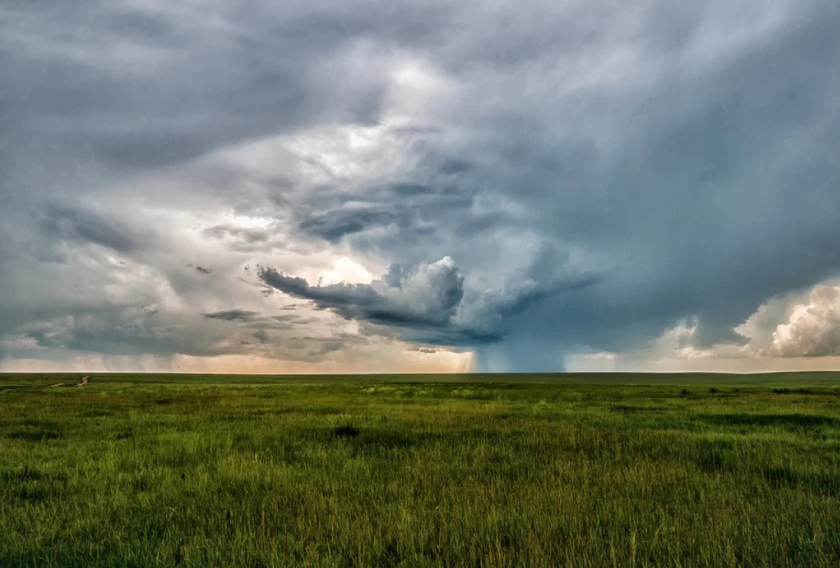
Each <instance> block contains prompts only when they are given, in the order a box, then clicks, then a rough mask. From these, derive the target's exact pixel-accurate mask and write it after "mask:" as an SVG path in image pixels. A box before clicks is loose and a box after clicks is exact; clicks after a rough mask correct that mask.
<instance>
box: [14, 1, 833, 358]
mask: <svg viewBox="0 0 840 568" xmlns="http://www.w3.org/2000/svg"><path fill="white" fill-rule="evenodd" d="M837 29H840V5H838V4H837V3H836V2H829V1H825V0H805V1H796V0H748V1H745V2H736V3H733V2H729V1H725V0H713V1H711V2H699V1H697V2H693V1H692V2H681V3H678V4H675V3H668V2H664V1H661V0H632V1H630V2H623V3H615V2H612V1H610V0H603V1H595V2H591V1H583V0H575V1H572V2H563V3H556V2H543V1H541V0H528V1H525V2H508V3H505V2H502V3H495V4H493V5H492V6H487V5H483V4H480V3H475V2H470V1H467V2H460V3H452V2H437V1H432V2H409V3H407V4H404V5H402V6H401V9H400V10H393V9H390V8H389V5H387V3H384V2H382V1H380V0H351V1H349V2H344V3H341V4H340V5H338V4H337V5H318V4H314V3H311V2H294V1H293V2H287V3H284V5H283V8H282V9H279V8H278V7H277V6H276V5H274V4H272V3H269V2H263V1H260V0H248V1H246V2H239V3H230V2H222V1H220V0H201V1H199V2H192V3H187V4H172V3H171V2H163V1H162V0H144V1H142V2H141V1H137V0H126V1H124V2H104V1H100V0H81V1H80V2H75V3H73V5H72V6H70V5H64V4H62V3H60V2H45V3H44V2H42V3H38V5H37V6H35V5H34V4H33V3H31V2H25V1H23V0H12V1H11V2H4V3H3V5H2V6H0V54H2V55H0V76H2V77H3V78H4V80H3V81H2V85H1V86H0V132H1V133H2V135H0V314H1V315H2V317H0V358H2V359H1V360H2V361H5V363H2V364H11V363H12V362H14V361H18V360H27V361H32V360H45V359H49V360H54V361H57V362H60V361H62V360H71V359H73V358H75V357H100V356H102V357H106V358H107V357H111V356H120V357H129V356H131V357H154V358H160V361H162V363H161V365H164V366H165V365H166V364H169V363H167V361H171V360H173V358H178V357H192V358H201V357H210V358H212V357H222V356H225V357H243V358H251V359H255V358H259V359H260V360H265V361H277V362H278V368H283V367H282V364H281V363H282V362H283V361H296V362H298V363H300V364H301V365H309V364H313V365H314V364H320V363H329V364H334V365H336V366H338V365H355V364H358V365H360V366H365V365H366V366H367V367H366V368H369V369H371V370H378V369H380V368H389V369H392V368H399V366H398V364H397V363H394V361H399V360H402V359H405V360H410V358H411V357H413V356H416V357H420V355H422V356H423V357H424V358H425V359H424V360H423V362H422V364H429V363H428V361H429V360H431V359H433V358H435V357H438V356H441V357H442V356H443V355H446V354H450V355H451V354H453V353H454V354H456V355H460V354H464V353H472V354H473V364H474V368H476V369H482V370H558V369H562V368H563V367H564V366H565V365H566V360H567V359H568V358H569V357H570V356H575V355H579V354H592V353H594V354H609V356H610V357H612V356H615V357H618V359H617V360H621V355H622V354H625V353H632V352H643V351H644V352H645V353H648V354H649V355H648V356H649V357H652V358H656V357H660V356H664V355H662V353H660V352H659V351H656V350H657V349H659V348H660V347H661V346H663V345H665V344H666V343H667V345H668V349H669V350H671V351H675V352H677V353H690V354H692V355H694V354H697V353H702V354H704V357H707V356H708V357H721V358H724V355H722V354H723V353H726V355H725V357H726V358H734V357H743V358H745V359H751V358H755V357H760V358H764V359H767V360H769V361H771V363H768V365H771V366H772V361H774V360H782V359H790V358H798V357H801V358H806V359H808V360H814V359H818V358H820V357H830V356H832V355H833V354H834V352H835V346H836V343H837V342H836V327H837V326H836V322H835V319H836V317H835V316H836V313H835V312H836V305H835V304H836V301H835V300H836V299H834V297H833V296H831V294H830V293H829V291H830V290H832V289H834V288H833V287H832V285H830V284H826V283H827V282H831V280H832V279H834V278H836V277H837V276H838V275H840V248H838V247H837V246H836V243H837V242H838V241H840V162H838V161H837V159H836V151H837V148H838V147H840V99H838V97H837V93H838V92H840V34H837ZM211 266H212V270H211V269H210V268H208V267H211ZM255 266H260V267H262V268H260V269H258V270H256V269H253V268H252V267H255ZM373 275H383V276H381V277H374V276H373ZM812 290H813V294H811V291H812ZM809 295H810V296H809ZM793 296H796V297H797V298H800V300H801V301H799V300H798V301H799V303H790V302H787V303H785V304H784V308H783V309H782V308H779V309H778V310H777V309H775V308H772V306H775V305H776V304H774V302H777V303H778V299H779V298H787V297H793ZM290 298H291V300H290ZM803 298H804V299H803ZM300 300H303V301H304V303H303V304H301V303H300ZM293 301H297V302H298V303H296V304H295V303H292V302H293ZM800 304H801V305H803V306H804V307H803V308H802V309H801V310H799V311H796V308H795V306H796V305H800ZM771 308H772V309H771ZM285 310H294V311H293V314H294V316H295V317H296V318H297V319H294V320H288V321H280V320H277V319H272V318H274V317H276V314H277V313H281V312H282V313H284V314H289V313H290V312H286V311H285ZM686 322H689V323H688V324H686ZM745 322H746V323H745ZM759 324H760V325H759ZM271 326H275V327H271ZM779 326H782V327H779ZM301 327H304V328H307V329H311V330H312V333H309V334H307V335H305V336H297V335H295V333H296V332H295V331H294V330H295V329H299V328H301ZM683 328H684V329H683ZM675 329H678V330H683V331H681V332H680V333H679V334H677V335H679V338H680V339H679V340H678V341H677V340H675V341H674V342H670V341H671V339H672V338H673V337H676V335H674V334H675V332H674V330H675ZM689 329H690V330H691V331H690V333H689V332H687V331H685V330H689ZM269 332H270V333H269ZM774 332H775V333H776V334H777V335H776V336H773V335H772V334H773V333H774ZM751 334H752V335H751ZM306 337H309V338H315V337H317V338H318V339H317V340H315V339H306ZM351 337H355V338H356V339H350V338H351ZM774 337H775V339H774ZM254 339H256V340H257V341H256V342H255V341H254ZM359 339H364V341H359ZM666 340H667V341H666ZM418 349H422V350H425V351H418ZM598 356H601V355H598ZM604 357H606V355H604ZM138 360H139V359H138ZM156 360H157V359H156ZM440 360H441V361H443V359H440ZM722 360H723V359H722ZM727 360H728V359H727ZM121 361H128V362H127V363H126V365H128V366H129V367H130V366H131V362H130V360H129V359H121ZM241 361H245V359H242V360H241ZM447 361H448V360H447ZM298 363H295V364H298ZM653 363H655V361H652V362H651V368H654V367H655V365H654V364H653ZM138 364H139V363H138ZM289 364H290V365H291V363H289ZM418 364H421V363H418ZM447 364H449V363H447ZM208 365H210V364H209V363H208ZM202 368H204V367H202ZM261 368H262V367H261ZM294 368H295V369H299V368H300V367H294ZM312 368H313V369H314V368H315V367H312ZM330 368H333V367H330ZM335 368H339V367H335Z"/></svg>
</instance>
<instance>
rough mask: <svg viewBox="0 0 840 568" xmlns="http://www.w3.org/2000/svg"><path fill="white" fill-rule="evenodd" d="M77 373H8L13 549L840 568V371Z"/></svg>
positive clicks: (232, 557) (4, 395) (268, 558)
mask: <svg viewBox="0 0 840 568" xmlns="http://www.w3.org/2000/svg"><path fill="white" fill-rule="evenodd" d="M79 380H80V375H55V374H50V375H0V456H2V457H0V566H3V567H13V566H61V567H75V566H78V567H94V566H114V567H116V566H121V567H122V566H138V567H139V566H241V567H246V566H247V567H255V566H465V565H466V566H592V567H602V566H622V567H623V566H682V567H688V566H698V567H700V566H825V567H829V566H831V567H835V566H838V565H840V374H835V373H801V374H792V373H788V374H778V375H755V376H744V375H449V376H442V375H427V376H426V375H406V376H398V375H395V376H387V375H370V376H336V377H333V376H330V377H311V376H306V377H267V376H220V375H97V374H93V375H91V377H90V382H89V383H88V384H86V385H84V386H82V387H78V386H76V384H77V383H78V382H79ZM59 383H60V384H61V386H53V385H57V384H59Z"/></svg>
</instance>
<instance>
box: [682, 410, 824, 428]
mask: <svg viewBox="0 0 840 568" xmlns="http://www.w3.org/2000/svg"><path fill="white" fill-rule="evenodd" d="M695 418H696V419H697V420H701V421H703V422H707V423H709V424H715V425H717V426H781V427H786V428H810V427H815V426H829V425H833V424H837V423H838V420H837V419H836V418H834V417H832V416H821V415H818V414H747V413H737V414H698V415H695Z"/></svg>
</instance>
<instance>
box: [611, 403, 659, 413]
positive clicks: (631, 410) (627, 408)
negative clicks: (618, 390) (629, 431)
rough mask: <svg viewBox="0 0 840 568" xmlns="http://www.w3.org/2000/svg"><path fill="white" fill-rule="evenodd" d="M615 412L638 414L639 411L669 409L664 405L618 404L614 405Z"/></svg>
mask: <svg viewBox="0 0 840 568" xmlns="http://www.w3.org/2000/svg"><path fill="white" fill-rule="evenodd" d="M612 410H613V412H624V413H629V414H636V413H639V412H663V411H665V410H668V409H667V408H665V407H662V406H625V405H616V406H613V407H612Z"/></svg>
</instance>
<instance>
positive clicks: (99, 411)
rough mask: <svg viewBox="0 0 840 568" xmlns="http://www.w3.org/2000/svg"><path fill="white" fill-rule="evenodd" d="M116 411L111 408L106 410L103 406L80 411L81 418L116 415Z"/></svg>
mask: <svg viewBox="0 0 840 568" xmlns="http://www.w3.org/2000/svg"><path fill="white" fill-rule="evenodd" d="M114 414H115V413H114V412H113V411H111V410H105V409H103V408H91V409H90V410H84V411H82V412H80V413H79V416H80V417H81V418H106V417H109V416H114Z"/></svg>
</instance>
